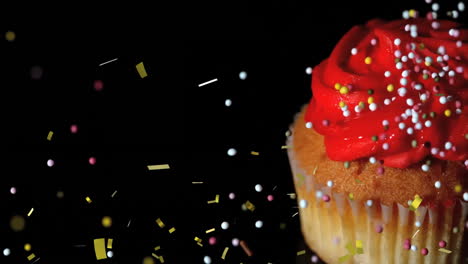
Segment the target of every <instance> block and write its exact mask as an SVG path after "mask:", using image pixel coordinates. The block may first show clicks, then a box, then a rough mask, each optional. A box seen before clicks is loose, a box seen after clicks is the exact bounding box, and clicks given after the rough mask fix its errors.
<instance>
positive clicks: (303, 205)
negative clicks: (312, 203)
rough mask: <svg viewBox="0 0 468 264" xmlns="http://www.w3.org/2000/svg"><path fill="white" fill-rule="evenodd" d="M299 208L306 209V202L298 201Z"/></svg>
mask: <svg viewBox="0 0 468 264" xmlns="http://www.w3.org/2000/svg"><path fill="white" fill-rule="evenodd" d="M299 207H301V208H306V207H307V200H300V201H299Z"/></svg>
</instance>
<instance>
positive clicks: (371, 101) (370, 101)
mask: <svg viewBox="0 0 468 264" xmlns="http://www.w3.org/2000/svg"><path fill="white" fill-rule="evenodd" d="M373 102H374V97H372V96H369V98H367V103H368V104H372V103H373Z"/></svg>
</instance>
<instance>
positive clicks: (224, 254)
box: [221, 247, 229, 259]
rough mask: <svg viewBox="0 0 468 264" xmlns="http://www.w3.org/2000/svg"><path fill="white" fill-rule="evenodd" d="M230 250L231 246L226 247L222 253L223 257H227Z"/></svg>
mask: <svg viewBox="0 0 468 264" xmlns="http://www.w3.org/2000/svg"><path fill="white" fill-rule="evenodd" d="M228 250H229V247H226V248H224V251H223V255H221V258H222V259H226V254H227V252H228Z"/></svg>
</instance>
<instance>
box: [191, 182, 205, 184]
mask: <svg viewBox="0 0 468 264" xmlns="http://www.w3.org/2000/svg"><path fill="white" fill-rule="evenodd" d="M192 184H203V182H192Z"/></svg>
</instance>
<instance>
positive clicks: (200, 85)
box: [198, 79, 218, 87]
mask: <svg viewBox="0 0 468 264" xmlns="http://www.w3.org/2000/svg"><path fill="white" fill-rule="evenodd" d="M217 81H218V79H213V80H210V81H207V82H204V83H201V84H199V85H198V87H202V86H204V85H207V84H210V83H214V82H217Z"/></svg>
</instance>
